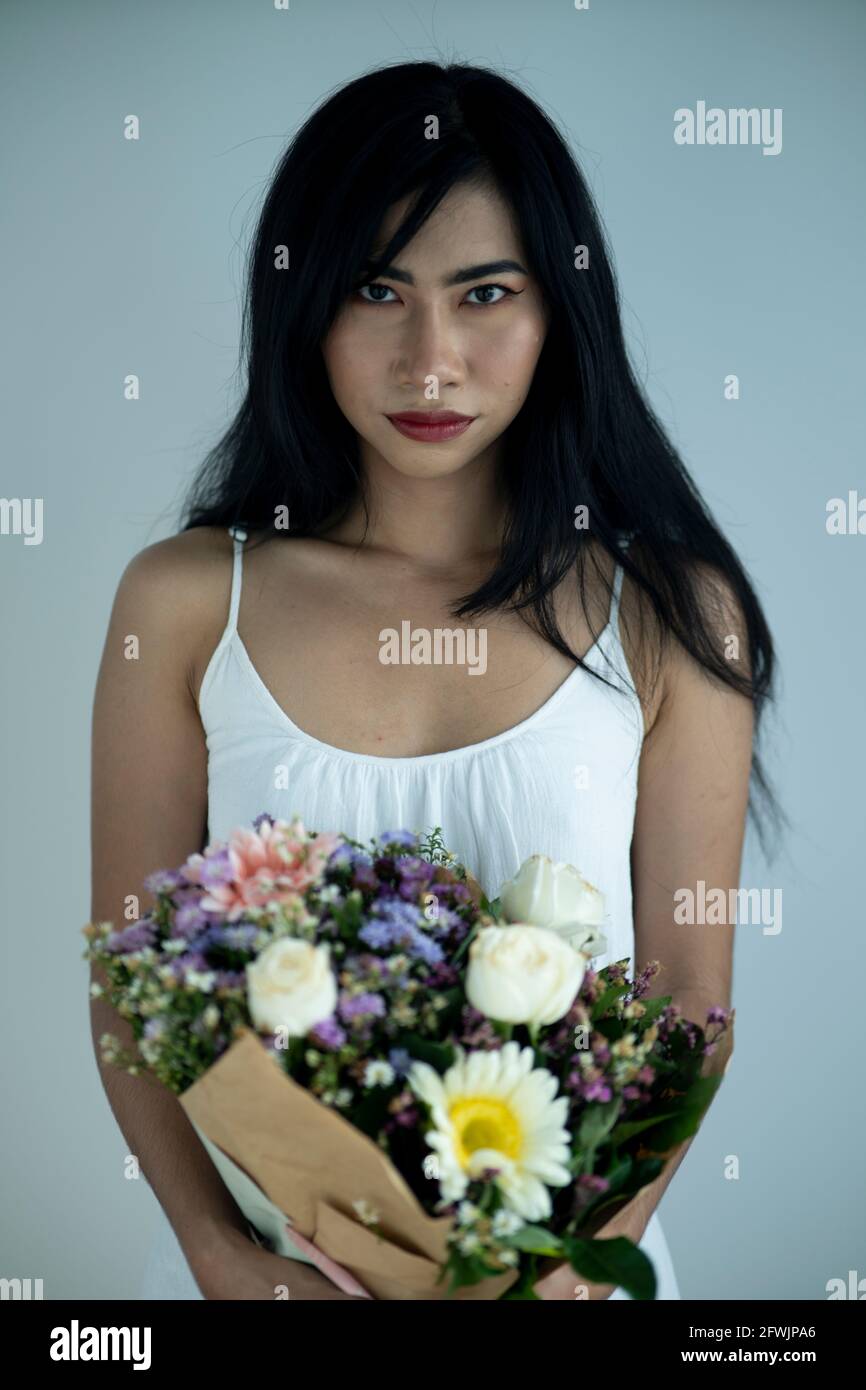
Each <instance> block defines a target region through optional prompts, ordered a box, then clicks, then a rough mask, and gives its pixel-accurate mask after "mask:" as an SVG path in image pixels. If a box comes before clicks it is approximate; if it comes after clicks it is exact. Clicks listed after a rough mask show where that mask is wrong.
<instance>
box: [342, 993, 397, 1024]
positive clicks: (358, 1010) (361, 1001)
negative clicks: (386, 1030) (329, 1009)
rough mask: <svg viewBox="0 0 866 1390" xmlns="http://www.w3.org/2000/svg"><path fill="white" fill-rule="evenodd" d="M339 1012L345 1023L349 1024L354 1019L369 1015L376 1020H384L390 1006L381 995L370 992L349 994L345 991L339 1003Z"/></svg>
mask: <svg viewBox="0 0 866 1390" xmlns="http://www.w3.org/2000/svg"><path fill="white" fill-rule="evenodd" d="M337 1012H338V1014H339V1015H340V1018H341V1019H342V1020H343V1022H344V1023H349V1022H350V1021H351V1020H352V1019H353V1018H360V1017H363V1016H364V1015H368V1014H372V1015H373V1016H374V1017H375V1018H384V1017H385V1014H386V1013H387V1012H388V1006H387V1004H386V1003H385V1000H384V999H383V998H382V995H381V994H373V993H371V992H369V991H368V992H367V993H365V994H347V993H346V992H345V990H343V991H342V993H341V994H340V997H339V1000H338V1002H337Z"/></svg>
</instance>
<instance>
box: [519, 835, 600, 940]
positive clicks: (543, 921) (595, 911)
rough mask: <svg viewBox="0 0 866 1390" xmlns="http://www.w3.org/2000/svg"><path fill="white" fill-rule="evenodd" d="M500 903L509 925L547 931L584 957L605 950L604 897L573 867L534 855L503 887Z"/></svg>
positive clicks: (540, 855) (545, 856)
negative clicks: (511, 923) (603, 933)
mask: <svg viewBox="0 0 866 1390" xmlns="http://www.w3.org/2000/svg"><path fill="white" fill-rule="evenodd" d="M499 901H500V904H501V906H502V911H503V913H504V914H505V917H506V919H507V920H508V921H509V922H524V923H526V924H528V925H530V926H535V927H547V928H548V929H549V930H550V931H555V932H557V933H558V935H560V936H562V937H563V938H564V939H565V940H566V941H567V942H568V943H569V945H571V946H573V947H574V949H575V950H576V951H582V952H583V953H584V955H586V956H597V955H601V954H602V952H603V951H605V950H606V949H607V941H606V939H605V937H604V936H603V935H602V933H601V932H600V931H599V928H600V926H601V924H602V922H603V921H604V897H603V896H602V894H601V893H600V892H599V890H598V889H597V888H595V887H594V886H593V884H591V883H588V882H587V880H586V879H585V878H583V876H582V875H581V874H580V873H578V871H577V869H576V868H575V867H574V865H573V864H565V863H561V862H557V863H554V862H553V860H552V859H549V858H548V857H547V855H546V854H533V855H532V856H531V857H530V858H529V859H526V860H524V862H523V863H522V864H521V866H520V869H519V871H518V873H517V874H515V876H514V878H512V879H509V880H508V882H507V883H504V884H503V885H502V888H501V889H500V892H499Z"/></svg>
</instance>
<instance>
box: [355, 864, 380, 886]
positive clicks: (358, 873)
mask: <svg viewBox="0 0 866 1390" xmlns="http://www.w3.org/2000/svg"><path fill="white" fill-rule="evenodd" d="M351 885H352V887H353V888H369V889H370V891H371V892H373V893H378V892H381V891H382V885H381V884H380V882H379V876H378V874H377V873H376V870H375V867H374V866H373V865H372V864H362V863H356V864H355V866H354V868H353V870H352V878H351Z"/></svg>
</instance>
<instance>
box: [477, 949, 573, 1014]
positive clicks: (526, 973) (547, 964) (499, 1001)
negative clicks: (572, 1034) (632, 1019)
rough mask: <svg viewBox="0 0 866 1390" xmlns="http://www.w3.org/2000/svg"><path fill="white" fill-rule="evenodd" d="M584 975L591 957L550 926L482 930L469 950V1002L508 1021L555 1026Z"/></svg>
mask: <svg viewBox="0 0 866 1390" xmlns="http://www.w3.org/2000/svg"><path fill="white" fill-rule="evenodd" d="M585 972H586V957H585V956H583V955H581V953H580V952H579V951H575V950H574V948H573V947H572V946H569V944H568V942H567V941H564V940H563V938H562V937H561V936H559V935H558V934H557V933H556V932H553V931H548V930H547V929H546V928H545V927H534V926H523V925H521V926H509V927H482V929H481V931H480V932H479V933H478V935H477V936H476V937H475V940H474V941H473V942H472V945H471V946H470V947H469V968H468V970H467V971H466V998H467V999H468V1000H469V1002H470V1004H471V1005H472V1006H473V1008H476V1009H478V1010H479V1011H480V1012H481V1013H483V1014H486V1016H487V1017H488V1018H493V1019H498V1020H500V1021H501V1022H503V1023H526V1024H533V1025H535V1026H541V1025H542V1024H546V1023H555V1022H556V1020H557V1019H559V1018H562V1017H563V1015H564V1014H567V1013H568V1010H569V1009H570V1008H571V1006H572V1004H573V1003H574V998H575V995H576V994H577V991H578V990H579V989H580V986H581V984H582V983H583V977H584V974H585Z"/></svg>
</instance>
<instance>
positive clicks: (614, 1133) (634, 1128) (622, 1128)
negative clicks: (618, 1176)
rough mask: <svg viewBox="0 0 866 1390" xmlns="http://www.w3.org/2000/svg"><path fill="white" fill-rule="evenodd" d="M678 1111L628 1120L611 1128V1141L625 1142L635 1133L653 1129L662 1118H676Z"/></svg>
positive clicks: (614, 1142) (613, 1142)
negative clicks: (646, 1118) (644, 1118)
mask: <svg viewBox="0 0 866 1390" xmlns="http://www.w3.org/2000/svg"><path fill="white" fill-rule="evenodd" d="M677 1113H678V1112H677V1111H675V1110H669V1111H667V1112H666V1113H665V1114H664V1115H652V1116H651V1117H650V1119H648V1120H626V1121H624V1123H623V1124H621V1125H617V1127H616V1129H614V1130H611V1135H610V1142H611V1143H612V1144H624V1143H625V1141H626V1140H627V1139H631V1138H633V1136H634V1135H635V1134H642V1133H643V1131H644V1130H645V1129H652V1127H653V1125H657V1124H660V1123H661V1121H662V1120H671V1119H676V1116H677Z"/></svg>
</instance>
